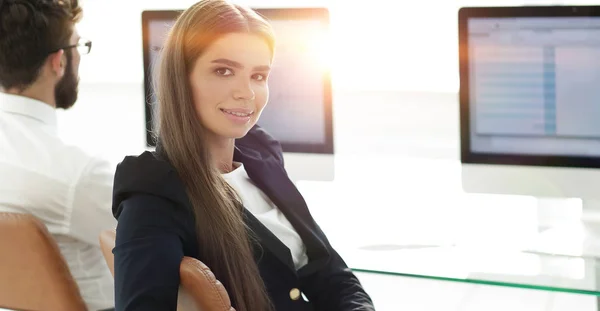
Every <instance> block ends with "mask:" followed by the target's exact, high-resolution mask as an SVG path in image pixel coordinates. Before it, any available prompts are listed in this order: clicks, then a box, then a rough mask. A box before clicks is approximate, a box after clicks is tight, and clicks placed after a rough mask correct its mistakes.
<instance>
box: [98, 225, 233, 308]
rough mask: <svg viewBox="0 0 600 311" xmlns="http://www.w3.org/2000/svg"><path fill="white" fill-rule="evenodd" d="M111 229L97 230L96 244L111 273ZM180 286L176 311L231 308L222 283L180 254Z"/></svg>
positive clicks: (195, 260)
mask: <svg viewBox="0 0 600 311" xmlns="http://www.w3.org/2000/svg"><path fill="white" fill-rule="evenodd" d="M115 239H116V233H115V230H105V231H103V232H102V233H100V246H101V248H102V253H103V254H104V259H106V264H107V265H108V268H109V269H110V272H111V273H112V274H113V276H114V255H113V253H112V250H113V248H114V247H115ZM179 275H180V280H181V281H180V282H181V284H180V287H179V295H178V297H177V310H178V311H235V309H233V308H232V307H231V300H230V299H229V294H228V293H227V291H226V290H225V287H223V284H221V282H219V280H217V279H216V278H215V275H214V274H213V273H212V271H210V269H209V268H208V267H207V266H206V265H205V264H204V263H202V262H201V261H200V260H198V259H195V258H192V257H184V258H183V260H182V261H181V265H180V267H179Z"/></svg>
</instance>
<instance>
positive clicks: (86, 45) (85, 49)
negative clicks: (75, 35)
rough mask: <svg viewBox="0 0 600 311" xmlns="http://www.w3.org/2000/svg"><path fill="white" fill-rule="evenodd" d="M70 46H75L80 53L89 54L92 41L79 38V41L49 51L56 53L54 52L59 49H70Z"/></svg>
mask: <svg viewBox="0 0 600 311" xmlns="http://www.w3.org/2000/svg"><path fill="white" fill-rule="evenodd" d="M72 48H77V51H79V54H80V55H87V54H90V51H91V50H92V41H91V40H86V39H83V38H82V39H79V42H78V43H77V44H73V45H69V46H65V47H62V48H60V49H58V50H55V51H53V52H50V54H52V53H56V52H58V51H60V50H66V49H72Z"/></svg>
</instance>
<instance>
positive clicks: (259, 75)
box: [252, 73, 267, 81]
mask: <svg viewBox="0 0 600 311" xmlns="http://www.w3.org/2000/svg"><path fill="white" fill-rule="evenodd" d="M252 78H253V79H254V80H256V81H265V80H266V79H267V76H266V75H264V74H262V73H257V74H255V75H254V76H253V77H252Z"/></svg>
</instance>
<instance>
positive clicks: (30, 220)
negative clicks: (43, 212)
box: [0, 213, 87, 311]
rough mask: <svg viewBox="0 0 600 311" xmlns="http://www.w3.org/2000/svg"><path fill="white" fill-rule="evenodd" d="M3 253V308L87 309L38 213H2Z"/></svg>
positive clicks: (30, 310) (0, 285) (0, 262)
mask: <svg viewBox="0 0 600 311" xmlns="http://www.w3.org/2000/svg"><path fill="white" fill-rule="evenodd" d="M0 254H1V255H0V308H8V309H16V310H27V311H46V310H62V311H84V310H87V307H86V305H85V302H84V301H83V298H82V297H81V294H80V293H79V288H78V287H77V283H75V280H74V279H73V276H72V275H71V272H70V271H69V267H68V266H67V263H66V262H65V259H64V258H63V256H62V255H61V253H60V249H59V248H58V245H57V244H56V241H55V240H54V238H53V237H52V236H51V235H50V233H49V232H48V229H47V228H46V226H45V225H44V224H43V223H42V222H41V221H40V220H38V219H37V218H36V217H34V216H32V215H29V214H17V213H0Z"/></svg>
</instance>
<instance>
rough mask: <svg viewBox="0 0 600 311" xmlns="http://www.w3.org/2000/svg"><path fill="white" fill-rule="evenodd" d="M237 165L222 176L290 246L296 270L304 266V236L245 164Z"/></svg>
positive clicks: (248, 206) (248, 207)
mask: <svg viewBox="0 0 600 311" xmlns="http://www.w3.org/2000/svg"><path fill="white" fill-rule="evenodd" d="M236 165H238V167H237V168H236V169H234V170H233V171H231V172H229V173H227V174H222V175H221V176H223V178H224V179H225V180H226V181H227V183H228V184H229V185H230V186H231V187H232V188H233V189H234V190H235V191H236V193H237V194H238V196H239V197H240V199H241V200H242V204H243V205H244V207H246V209H248V211H250V212H251V213H252V215H254V217H256V219H258V220H259V221H260V222H261V223H262V224H263V225H264V226H265V227H267V229H269V230H270V231H271V232H272V233H273V234H274V235H275V236H276V237H277V238H278V239H279V240H280V241H281V242H282V243H283V244H285V246H287V247H288V249H289V250H290V253H291V255H292V260H293V261H294V266H295V268H296V270H298V269H300V268H302V267H303V266H304V265H306V264H307V263H308V256H307V255H306V246H305V245H304V242H302V238H301V237H300V235H298V233H297V232H296V230H294V227H293V226H292V224H290V222H289V221H288V220H287V218H286V217H285V215H284V214H283V213H282V212H281V211H280V210H279V209H278V208H277V206H275V204H274V203H273V202H272V201H271V199H269V197H268V196H267V195H266V194H265V193H264V192H262V190H260V189H259V188H258V187H256V185H254V183H252V180H251V179H250V177H249V176H248V173H247V172H246V169H244V165H243V164H242V163H236Z"/></svg>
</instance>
